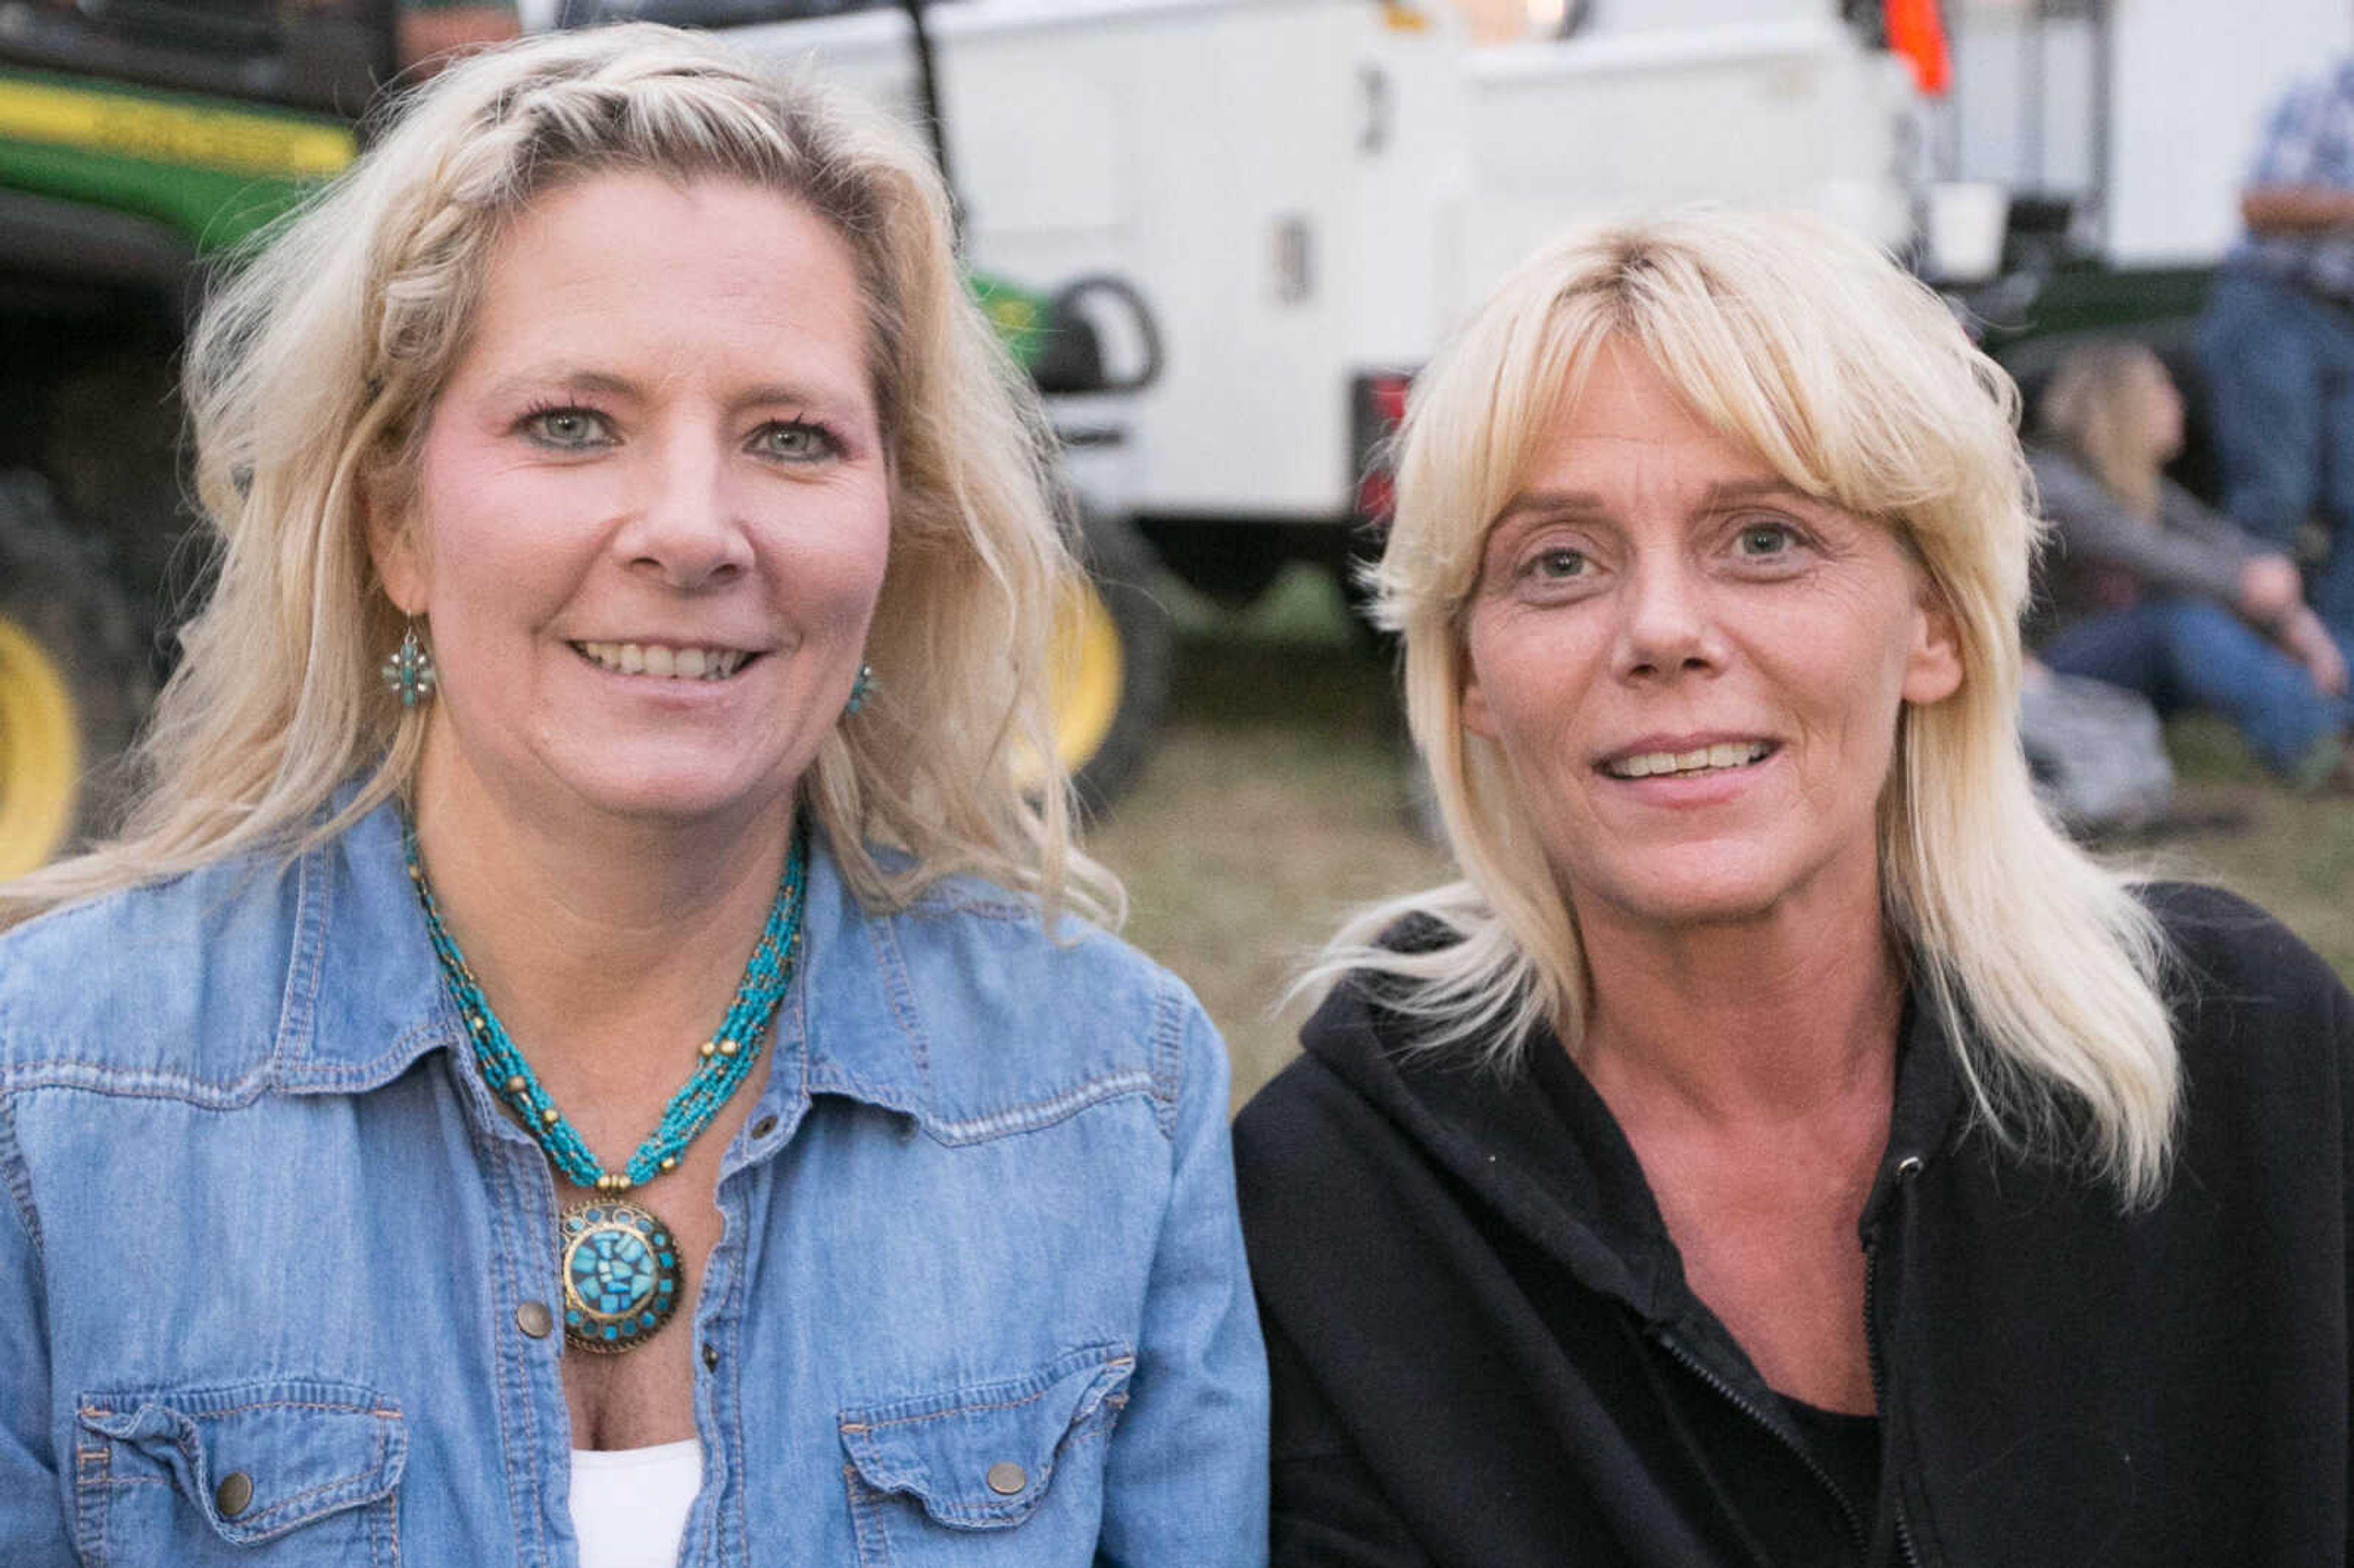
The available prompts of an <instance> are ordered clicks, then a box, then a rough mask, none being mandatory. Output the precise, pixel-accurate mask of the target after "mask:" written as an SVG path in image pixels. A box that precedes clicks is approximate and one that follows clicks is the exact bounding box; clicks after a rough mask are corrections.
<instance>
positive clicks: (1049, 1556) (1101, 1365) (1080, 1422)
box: [840, 1344, 1136, 1568]
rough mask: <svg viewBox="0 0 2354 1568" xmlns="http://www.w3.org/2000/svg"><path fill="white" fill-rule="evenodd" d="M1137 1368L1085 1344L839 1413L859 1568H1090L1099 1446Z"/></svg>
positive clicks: (1131, 1355) (1117, 1349) (1099, 1487)
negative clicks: (969, 1567) (985, 1378)
mask: <svg viewBox="0 0 2354 1568" xmlns="http://www.w3.org/2000/svg"><path fill="white" fill-rule="evenodd" d="M1135 1370H1136V1356H1135V1352H1134V1351H1132V1350H1130V1349H1129V1347H1128V1346H1126V1345H1121V1344H1101V1345H1090V1346H1087V1348H1085V1349H1082V1350H1077V1351H1068V1352H1066V1354H1064V1355H1061V1356H1058V1357H1056V1358H1055V1360H1054V1361H1049V1362H1047V1363H1046V1364H1045V1365H1044V1366H1041V1367H1038V1368H1036V1369H1034V1370H1033V1371H1031V1372H1025V1373H1023V1374H1020V1375H1018V1376H1014V1377H1009V1378H1004V1379H1002V1380H999V1381H996V1382H990V1383H968V1384H965V1385H962V1386H960V1387H958V1388H955V1389H952V1390H949V1391H946V1392H943V1393H934V1394H926V1395H921V1396H918V1397H917V1398H913V1399H902V1400H897V1401H895V1402H893V1403H891V1404H880V1405H875V1406H871V1407H867V1408H864V1409H854V1410H845V1411H843V1412H842V1414H841V1420H840V1426H841V1432H842V1446H843V1451H844V1452H845V1454H846V1455H847V1456H848V1458H849V1463H848V1464H847V1465H845V1466H844V1467H843V1479H844V1481H845V1483H846V1484H847V1486H848V1487H849V1489H850V1509H851V1515H852V1519H853V1521H854V1525H855V1528H856V1532H857V1537H858V1561H859V1563H860V1564H861V1568H877V1565H881V1564H892V1565H895V1568H921V1565H922V1564H927V1563H1023V1564H1025V1565H1028V1564H1040V1565H1044V1564H1051V1563H1081V1564H1084V1563H1088V1562H1089V1561H1091V1560H1092V1558H1093V1555H1094V1551H1095V1541H1096V1532H1097V1524H1098V1521H1099V1520H1100V1519H1101V1517H1102V1512H1103V1465H1104V1447H1105V1445H1104V1442H1103V1441H1102V1439H1104V1438H1105V1437H1106V1436H1108V1434H1109V1432H1110V1429H1111V1425H1112V1423H1113V1421H1114V1420H1115V1419H1117V1417H1118V1415H1119V1410H1120V1407H1121V1406H1122V1405H1124V1404H1127V1402H1128V1380H1129V1374H1130V1373H1131V1372H1134V1371H1135ZM1017 1527H1019V1528H1017Z"/></svg>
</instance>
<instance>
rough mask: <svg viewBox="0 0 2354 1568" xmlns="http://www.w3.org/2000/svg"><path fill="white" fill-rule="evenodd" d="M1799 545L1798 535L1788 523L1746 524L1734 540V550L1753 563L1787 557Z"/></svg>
mask: <svg viewBox="0 0 2354 1568" xmlns="http://www.w3.org/2000/svg"><path fill="white" fill-rule="evenodd" d="M1797 543H1798V537H1797V534H1796V533H1794V532H1793V531H1792V530H1791V528H1790V525H1789V524H1787V523H1744V524H1742V527H1741V532H1740V534H1739V535H1736V536H1735V538H1734V548H1736V549H1738V550H1739V551H1740V552H1741V554H1742V555H1744V556H1747V557H1748V558H1749V559H1751V560H1753V561H1757V560H1769V559H1771V558H1773V557H1774V556H1787V555H1788V554H1789V553H1790V551H1791V550H1792V549H1793V548H1795V547H1796V546H1797Z"/></svg>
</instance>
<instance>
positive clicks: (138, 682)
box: [0, 472, 150, 882]
mask: <svg viewBox="0 0 2354 1568" xmlns="http://www.w3.org/2000/svg"><path fill="white" fill-rule="evenodd" d="M106 562H107V556H106V554H105V552H104V550H103V549H102V548H101V547H98V546H95V545H93V543H92V542H91V540H90V538H89V536H88V535H82V534H80V533H78V532H77V531H75V530H74V529H72V528H71V527H69V525H68V524H67V523H66V521H65V519H64V517H63V515H62V514H60V513H59V512H58V507H57V504H56V503H55V501H54V500H53V499H52V498H51V496H50V493H49V488H48V485H47V484H46V483H44V482H42V481H40V480H39V479H38V478H36V477H35V476H33V475H31V474H28V473H15V472H12V473H0V882H5V881H6V880H7V879H8V878H10V877H14V876H20V875H22V874H25V873H26V872H28V871H32V870H34V869H35V868H37V867H38V866H40V865H41V864H43V863H46V862H48V861H49V860H51V859H53V858H54V857H56V856H57V855H58V854H59V853H62V852H63V851H64V850H66V849H67V848H68V847H69V846H70V845H71V844H72V843H73V842H74V840H75V838H76V836H77V835H78V834H84V833H88V832H91V831H93V830H95V829H99V828H101V827H102V826H103V825H104V824H105V821H106V820H107V818H108V817H109V815H110V814H111V808H112V806H113V804H114V802H113V801H111V800H109V799H107V791H106V790H105V789H103V788H102V787H93V784H92V780H93V779H95V778H104V777H111V775H112V773H113V770H112V769H111V768H108V766H107V765H108V764H110V763H111V762H112V761H113V760H114V759H115V756H116V754H117V753H118V752H120V751H121V750H122V748H123V747H126V746H128V745H129V744H130V742H131V737H132V735H133V732H134V730H135V729H136V727H137V725H138V722H139V719H140V717H141V716H142V714H143V711H144V708H145V706H146V700H147V695H148V690H149V685H150V682H149V679H148V672H147V661H146V657H145V650H144V644H143V639H142V638H141V637H140V636H139V634H138V631H137V620H136V618H135V617H134V616H133V613H132V611H131V609H130V601H129V599H128V597H127V596H126V595H125V594H124V592H123V590H122V586H121V585H120V584H119V583H118V582H116V580H115V579H114V577H113V575H112V574H111V572H110V571H109V570H108V569H107V565H106Z"/></svg>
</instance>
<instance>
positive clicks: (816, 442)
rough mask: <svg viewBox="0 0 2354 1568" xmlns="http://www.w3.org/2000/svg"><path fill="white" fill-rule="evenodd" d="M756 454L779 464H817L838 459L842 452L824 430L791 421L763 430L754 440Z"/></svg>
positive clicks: (771, 425)
mask: <svg viewBox="0 0 2354 1568" xmlns="http://www.w3.org/2000/svg"><path fill="white" fill-rule="evenodd" d="M752 450H754V451H756V452H758V454H759V455H760V456H762V457H766V458H774V459H776V460H777V461H779V462H816V461H820V460H821V459H823V458H830V457H833V456H835V455H836V454H838V453H839V452H840V451H841V450H842V448H841V443H839V442H838V441H836V440H834V439H833V437H832V434H831V433H829V432H828V431H827V430H826V429H825V428H824V427H823V426H822V425H812V424H811V423H810V422H809V421H808V420H806V419H788V420H782V421H779V422H778V423H776V424H769V425H763V426H761V427H760V429H758V431H757V432H756V433H755V434H754V435H753V437H752Z"/></svg>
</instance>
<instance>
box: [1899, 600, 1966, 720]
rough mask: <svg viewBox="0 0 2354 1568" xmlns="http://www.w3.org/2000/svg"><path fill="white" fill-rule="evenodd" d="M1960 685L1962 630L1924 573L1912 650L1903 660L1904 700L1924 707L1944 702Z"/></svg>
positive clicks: (1917, 603)
mask: <svg viewBox="0 0 2354 1568" xmlns="http://www.w3.org/2000/svg"><path fill="white" fill-rule="evenodd" d="M1961 684H1962V635H1961V628H1960V626H1959V625H1958V624H1957V623H1956V621H1955V620H1954V611H1953V607H1952V606H1951V605H1948V604H1947V603H1946V596H1945V594H1944V593H1943V592H1942V591H1941V590H1940V589H1939V588H1938V587H1937V585H1936V584H1935V583H1934V582H1931V581H1930V580H1929V578H1928V577H1927V575H1926V574H1924V575H1923V577H1922V579H1921V588H1920V593H1919V596H1918V598H1917V599H1916V600H1915V601H1914V620H1913V647H1912V649H1911V651H1910V652H1908V653H1907V654H1906V655H1905V660H1904V684H1903V694H1904V700H1905V701H1906V702H1908V703H1911V704H1913V705H1915V706H1917V707H1926V706H1928V705H1930V704H1932V703H1942V702H1944V701H1945V700H1946V698H1947V697H1950V696H1952V695H1953V694H1955V693H1956V691H1958V690H1960V689H1961Z"/></svg>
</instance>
